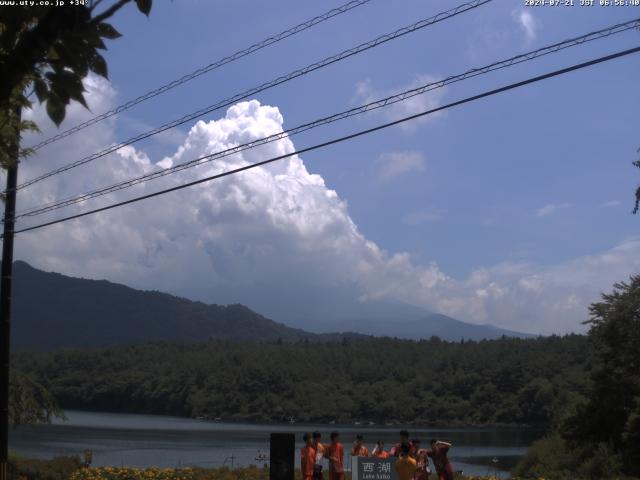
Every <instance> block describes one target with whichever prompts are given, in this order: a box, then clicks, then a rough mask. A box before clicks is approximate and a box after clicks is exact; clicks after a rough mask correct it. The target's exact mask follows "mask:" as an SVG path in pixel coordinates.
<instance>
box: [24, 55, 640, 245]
mask: <svg viewBox="0 0 640 480" xmlns="http://www.w3.org/2000/svg"><path fill="white" fill-rule="evenodd" d="M637 52H640V47H635V48H630V49H628V50H623V51H620V52H616V53H613V54H611V55H606V56H604V57H599V58H596V59H594V60H590V61H587V62H583V63H579V64H575V65H572V66H570V67H565V68H562V69H560V70H555V71H553V72H549V73H545V74H543V75H538V76H536V77H532V78H529V79H527V80H522V81H520V82H516V83H511V84H509V85H506V86H503V87H500V88H496V89H493V90H489V91H485V92H483V93H480V94H477V95H473V96H471V97H466V98H464V99H462V100H458V101H455V102H452V103H448V104H446V105H442V106H440V107H436V108H432V109H430V110H426V111H424V112H421V113H417V114H414V115H409V116H407V117H404V118H401V119H399V120H394V121H393V122H388V123H384V124H382V125H378V126H376V127H372V128H368V129H366V130H360V131H359V132H355V133H352V134H350V135H345V136H343V137H338V138H334V139H332V140H328V141H326V142H323V143H318V144H316V145H312V146H310V147H306V148H302V149H300V150H296V151H294V152H291V153H286V154H284V155H279V156H277V157H272V158H269V159H267V160H262V161H260V162H256V163H252V164H249V165H245V166H243V167H239V168H235V169H233V170H228V171H226V172H222V173H218V174H215V175H211V176H208V177H205V178H201V179H199V180H194V181H192V182H188V183H184V184H182V185H178V186H175V187H171V188H167V189H164V190H160V191H157V192H154V193H149V194H147V195H142V196H139V197H135V198H131V199H129V200H125V201H122V202H117V203H113V204H111V205H107V206H104V207H100V208H95V209H93V210H89V211H86V212H82V213H78V214H75V215H70V216H68V217H63V218H59V219H57V220H52V221H50V222H45V223H41V224H38V225H34V226H31V227H25V228H22V229H19V230H15V231H14V233H23V232H28V231H31V230H36V229H39V228H43V227H47V226H51V225H55V224H58V223H62V222H67V221H69V220H75V219H77V218H81V217H85V216H87V215H93V214H95V213H99V212H104V211H107V210H111V209H113V208H117V207H121V206H124V205H129V204H131V203H136V202H139V201H142V200H146V199H149V198H153V197H157V196H160V195H164V194H166V193H170V192H175V191H177V190H182V189H184V188H188V187H192V186H194V185H198V184H201V183H205V182H210V181H212V180H216V179H219V178H223V177H227V176H230V175H234V174H237V173H240V172H243V171H245V170H250V169H253V168H256V167H261V166H263V165H267V164H269V163H273V162H276V161H278V160H282V159H285V158H289V157H292V156H294V155H300V154H302V153H306V152H311V151H313V150H318V149H320V148H324V147H328V146H330V145H335V144H337V143H341V142H345V141H347V140H352V139H354V138H357V137H361V136H363V135H368V134H370V133H373V132H377V131H379V130H383V129H386V128H389V127H392V126H394V125H398V124H401V123H404V122H408V121H410V120H415V119H417V118H420V117H424V116H426V115H430V114H433V113H436V112H439V111H442V110H446V109H449V108H452V107H456V106H458V105H463V104H465V103H469V102H473V101H476V100H480V99H482V98H485V97H489V96H492V95H496V94H498V93H502V92H506V91H508V90H513V89H515V88H519V87H522V86H525V85H529V84H532V83H536V82H539V81H542V80H546V79H548V78H552V77H556V76H559V75H563V74H566V73H569V72H572V71H575V70H580V69H582V68H586V67H590V66H593V65H596V64H599V63H603V62H607V61H610V60H613V59H616V58H620V57H624V56H626V55H631V54H633V53H637Z"/></svg>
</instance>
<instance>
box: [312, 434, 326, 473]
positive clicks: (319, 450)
mask: <svg viewBox="0 0 640 480" xmlns="http://www.w3.org/2000/svg"><path fill="white" fill-rule="evenodd" d="M321 438H322V435H321V434H320V432H318V431H317V430H316V431H315V432H313V449H314V450H315V452H316V460H315V463H314V465H313V479H314V480H324V475H323V474H322V460H323V459H324V457H326V450H327V447H325V446H324V445H323V444H322V443H321V442H320V439H321Z"/></svg>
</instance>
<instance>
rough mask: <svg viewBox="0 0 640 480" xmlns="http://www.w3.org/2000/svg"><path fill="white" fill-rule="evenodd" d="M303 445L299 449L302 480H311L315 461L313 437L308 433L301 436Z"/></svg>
mask: <svg viewBox="0 0 640 480" xmlns="http://www.w3.org/2000/svg"><path fill="white" fill-rule="evenodd" d="M302 440H304V447H302V448H301V449H300V470H302V479H303V480H313V471H314V466H315V463H316V450H315V448H313V437H312V436H311V434H310V433H305V434H304V435H303V436H302Z"/></svg>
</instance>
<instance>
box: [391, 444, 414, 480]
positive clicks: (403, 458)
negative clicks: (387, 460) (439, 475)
mask: <svg viewBox="0 0 640 480" xmlns="http://www.w3.org/2000/svg"><path fill="white" fill-rule="evenodd" d="M395 467H396V472H397V473H398V480H413V476H414V475H415V473H416V460H415V459H414V458H412V457H411V447H410V446H409V443H403V444H402V445H400V448H399V457H398V460H396V465H395Z"/></svg>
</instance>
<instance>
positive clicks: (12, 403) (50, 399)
mask: <svg viewBox="0 0 640 480" xmlns="http://www.w3.org/2000/svg"><path fill="white" fill-rule="evenodd" d="M53 417H59V418H64V414H63V413H62V410H60V407H59V406H58V403H57V402H56V399H55V398H54V396H53V395H52V394H51V392H50V391H49V390H47V389H46V388H45V387H44V386H43V385H42V384H41V383H39V382H37V381H35V380H34V379H33V378H32V377H31V376H30V375H26V374H24V373H21V372H11V375H10V385H9V423H10V424H11V425H12V426H14V427H17V426H20V425H33V424H36V423H49V422H50V421H51V419H52V418H53Z"/></svg>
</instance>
